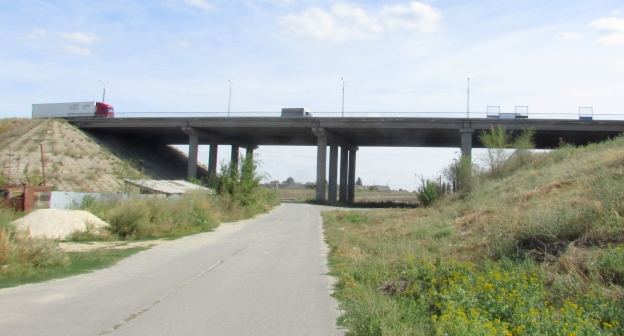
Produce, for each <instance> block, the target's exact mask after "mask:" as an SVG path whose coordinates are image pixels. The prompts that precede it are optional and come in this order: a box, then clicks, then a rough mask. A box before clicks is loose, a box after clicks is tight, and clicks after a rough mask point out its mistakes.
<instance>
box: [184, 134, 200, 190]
mask: <svg viewBox="0 0 624 336" xmlns="http://www.w3.org/2000/svg"><path fill="white" fill-rule="evenodd" d="M198 147H199V136H198V135H197V134H190V135H189V155H188V169H187V172H186V178H187V179H188V180H190V179H191V178H197V150H198Z"/></svg>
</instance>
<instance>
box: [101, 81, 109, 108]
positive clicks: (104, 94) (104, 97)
mask: <svg viewBox="0 0 624 336" xmlns="http://www.w3.org/2000/svg"><path fill="white" fill-rule="evenodd" d="M99 81H100V83H102V85H104V92H103V93H102V103H104V102H105V99H106V84H110V82H106V83H104V82H103V81H102V80H101V79H100V80H99Z"/></svg>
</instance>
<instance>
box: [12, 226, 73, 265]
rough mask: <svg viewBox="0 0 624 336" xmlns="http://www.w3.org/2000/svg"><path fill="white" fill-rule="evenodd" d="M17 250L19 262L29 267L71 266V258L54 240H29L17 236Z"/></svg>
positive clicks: (22, 236)
mask: <svg viewBox="0 0 624 336" xmlns="http://www.w3.org/2000/svg"><path fill="white" fill-rule="evenodd" d="M15 250H16V252H17V257H18V259H19V261H20V262H21V263H22V264H24V265H27V266H29V267H58V266H60V267H67V266H69V257H68V256H67V254H65V253H64V252H63V251H62V250H61V249H60V248H59V247H58V245H57V244H56V242H55V241H54V240H52V239H43V238H29V237H28V236H27V234H25V233H20V234H17V235H16V236H15Z"/></svg>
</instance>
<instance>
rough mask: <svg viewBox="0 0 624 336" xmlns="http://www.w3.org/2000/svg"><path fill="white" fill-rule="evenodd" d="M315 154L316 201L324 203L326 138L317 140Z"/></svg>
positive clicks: (320, 137) (321, 137) (322, 137)
mask: <svg viewBox="0 0 624 336" xmlns="http://www.w3.org/2000/svg"><path fill="white" fill-rule="evenodd" d="M317 139H318V140H317V152H316V200H317V201H319V202H320V201H325V184H326V183H327V180H326V174H327V172H326V170H327V169H326V164H327V137H324V136H319V137H318V138H317Z"/></svg>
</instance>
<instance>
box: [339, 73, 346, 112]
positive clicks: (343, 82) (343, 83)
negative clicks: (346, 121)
mask: <svg viewBox="0 0 624 336" xmlns="http://www.w3.org/2000/svg"><path fill="white" fill-rule="evenodd" d="M340 79H342V117H343V118H344V87H345V83H346V81H345V80H344V78H343V77H340Z"/></svg>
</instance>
